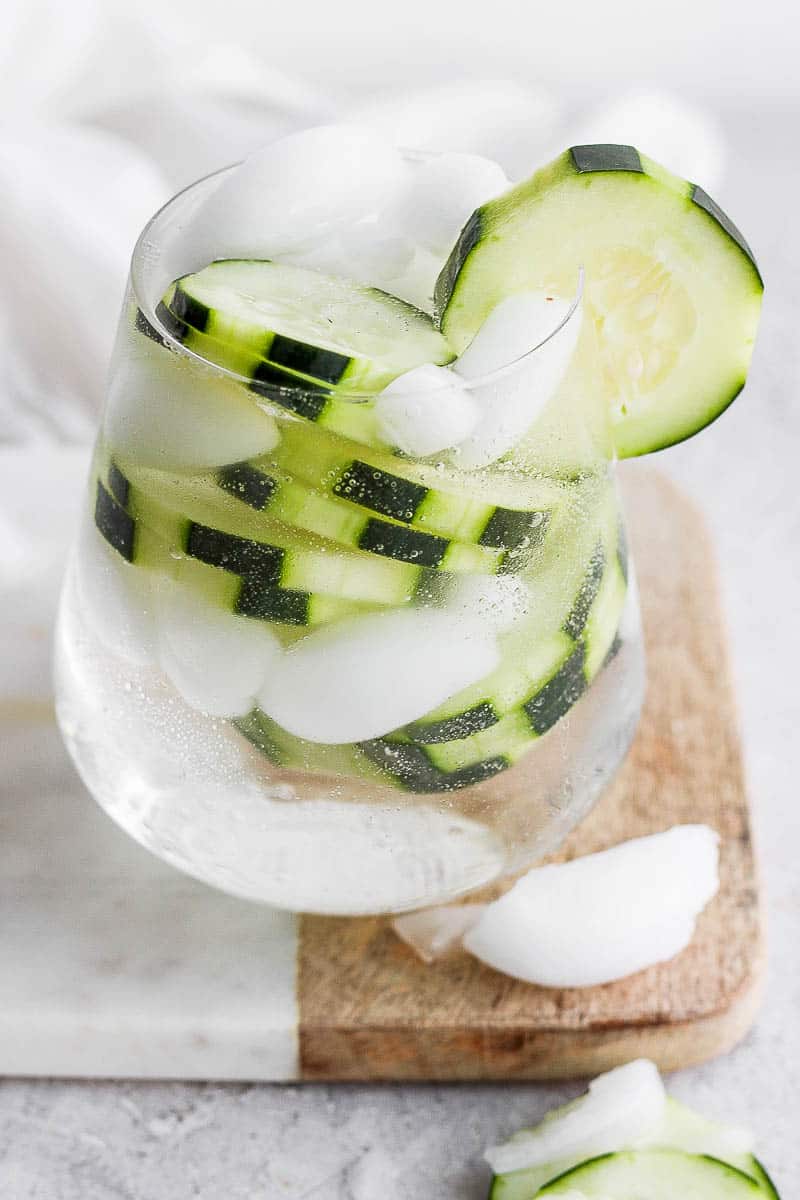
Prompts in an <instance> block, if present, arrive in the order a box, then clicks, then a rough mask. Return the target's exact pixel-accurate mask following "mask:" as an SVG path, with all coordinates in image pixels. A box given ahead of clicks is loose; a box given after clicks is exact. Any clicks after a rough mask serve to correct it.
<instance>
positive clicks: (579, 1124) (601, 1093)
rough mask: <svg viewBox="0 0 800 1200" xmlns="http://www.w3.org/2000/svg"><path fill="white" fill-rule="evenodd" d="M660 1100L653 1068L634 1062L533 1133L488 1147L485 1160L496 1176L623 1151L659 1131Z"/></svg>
mask: <svg viewBox="0 0 800 1200" xmlns="http://www.w3.org/2000/svg"><path fill="white" fill-rule="evenodd" d="M666 1099H667V1097H666V1092H665V1091H664V1084H663V1083H662V1081H661V1076H660V1075H659V1073H658V1068H657V1067H656V1065H655V1063H652V1062H650V1060H649V1059H646V1058H638V1059H634V1060H633V1061H631V1062H628V1063H625V1064H624V1065H623V1066H621V1067H615V1068H613V1070H611V1071H606V1072H605V1073H604V1074H603V1075H598V1077H597V1078H596V1079H594V1080H593V1081H592V1082H591V1083H590V1084H589V1090H588V1092H586V1093H585V1094H584V1095H583V1096H580V1097H579V1098H578V1099H577V1100H576V1101H574V1102H573V1103H572V1104H568V1105H566V1106H565V1107H564V1108H563V1109H559V1110H557V1111H556V1112H553V1113H551V1114H548V1116H547V1117H546V1118H545V1120H544V1121H542V1122H541V1124H539V1125H537V1126H536V1127H535V1128H534V1129H524V1130H521V1131H520V1132H519V1133H517V1134H515V1135H514V1137H512V1138H511V1140H510V1141H508V1142H505V1143H504V1144H503V1145H500V1146H491V1147H489V1149H488V1150H487V1151H486V1154H485V1158H486V1160H487V1161H488V1162H489V1164H490V1165H491V1167H492V1170H493V1171H495V1172H496V1173H497V1174H498V1175H499V1174H505V1173H506V1172H508V1171H519V1170H525V1169H530V1168H535V1167H541V1166H546V1165H547V1164H549V1163H553V1162H561V1163H562V1164H563V1169H565V1170H566V1169H567V1164H573V1163H574V1164H577V1163H579V1162H582V1161H584V1160H585V1159H587V1158H591V1157H592V1156H594V1155H598V1154H610V1153H613V1152H614V1151H617V1150H623V1149H625V1148H628V1147H630V1146H631V1145H632V1144H634V1143H636V1144H638V1143H639V1142H640V1141H641V1139H643V1138H647V1137H648V1135H650V1134H651V1133H653V1132H654V1131H656V1130H659V1129H660V1128H662V1123H663V1119H664V1109H665V1104H666ZM579 1194H580V1193H576V1196H577V1195H579Z"/></svg>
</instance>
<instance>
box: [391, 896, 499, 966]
mask: <svg viewBox="0 0 800 1200" xmlns="http://www.w3.org/2000/svg"><path fill="white" fill-rule="evenodd" d="M484 907H485V906H484V905H483V904H441V905H437V906H436V907H435V908H423V909H421V910H420V911H419V912H413V913H405V914H404V915H403V916H402V917H395V919H394V920H393V921H392V928H393V929H394V931H395V933H396V934H397V936H398V937H399V938H400V939H401V940H402V941H404V942H405V943H406V945H407V946H410V947H411V949H412V950H413V951H414V953H415V954H417V955H419V957H420V958H421V959H422V961H423V962H425V963H432V962H435V961H436V960H437V958H443V957H444V955H446V954H449V953H450V951H451V950H455V949H456V948H457V947H458V946H460V945H461V939H462V938H463V937H464V934H465V933H467V932H468V931H469V930H470V929H472V927H473V925H475V924H477V921H478V919H479V917H480V915H481V913H482V912H483V910H484Z"/></svg>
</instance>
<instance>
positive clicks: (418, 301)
mask: <svg viewBox="0 0 800 1200" xmlns="http://www.w3.org/2000/svg"><path fill="white" fill-rule="evenodd" d="M443 266H444V260H443V258H442V257H441V256H440V255H438V254H433V253H432V252H431V251H430V250H426V249H425V248H424V247H423V246H418V247H417V248H416V250H415V251H414V256H413V258H412V259H411V262H410V263H409V264H408V266H407V267H406V269H405V271H403V272H402V274H400V275H396V276H395V277H394V278H393V279H389V280H387V282H386V284H385V288H386V291H387V292H391V294H392V295H393V296H398V297H399V298H400V299H401V300H405V302H406V304H413V305H414V307H415V308H420V309H422V311H423V312H427V313H432V312H433V289H434V287H435V286H436V280H437V279H438V277H439V272H440V271H441V269H442V267H443Z"/></svg>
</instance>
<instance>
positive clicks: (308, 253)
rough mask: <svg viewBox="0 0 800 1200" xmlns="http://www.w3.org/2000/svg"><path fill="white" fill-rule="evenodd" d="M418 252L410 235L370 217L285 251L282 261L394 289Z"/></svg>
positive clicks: (389, 289) (382, 287)
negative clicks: (403, 236) (403, 235)
mask: <svg viewBox="0 0 800 1200" xmlns="http://www.w3.org/2000/svg"><path fill="white" fill-rule="evenodd" d="M414 254H415V247H414V245H413V243H412V242H410V241H409V240H408V239H407V238H402V237H397V236H395V235H394V234H392V233H391V232H390V231H389V229H388V228H387V227H386V226H383V225H380V224H378V223H377V222H376V221H374V220H368V221H357V222H355V223H353V224H349V225H345V226H343V227H342V228H341V229H337V230H336V231H334V232H331V233H329V234H327V235H322V236H320V237H318V238H316V239H312V240H311V241H310V242H307V243H305V244H304V245H303V246H302V247H301V248H299V249H297V250H294V251H292V253H290V254H282V255H281V261H282V262H288V263H291V264H292V265H293V266H297V267H306V268H310V269H311V270H314V271H322V272H324V273H325V274H326V275H339V276H341V277H342V278H343V279H352V280H355V281H356V282H357V283H364V284H367V285H368V286H370V287H377V288H381V289H383V290H384V291H389V292H391V291H392V288H391V283H392V280H394V279H395V278H397V277H398V276H399V275H402V274H404V273H405V272H406V271H407V270H408V269H409V267H410V265H411V263H412V262H413V259H414Z"/></svg>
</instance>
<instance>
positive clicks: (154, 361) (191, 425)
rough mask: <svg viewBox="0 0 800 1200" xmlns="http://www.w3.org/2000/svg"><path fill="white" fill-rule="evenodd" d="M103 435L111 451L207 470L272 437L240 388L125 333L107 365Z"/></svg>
mask: <svg viewBox="0 0 800 1200" xmlns="http://www.w3.org/2000/svg"><path fill="white" fill-rule="evenodd" d="M104 433H105V437H106V440H107V441H108V443H109V444H110V445H111V446H113V447H114V448H115V449H116V450H117V451H118V452H119V453H121V454H123V455H125V454H127V455H129V456H130V457H131V458H133V459H134V460H135V461H137V462H139V463H143V464H145V465H148V466H157V467H170V466H172V467H191V466H196V467H215V466H222V465H224V464H225V463H231V462H237V461H239V460H240V459H245V458H252V457H255V456H257V455H259V454H266V453H267V451H269V450H272V449H273V448H274V447H275V446H276V445H277V443H278V441H279V440H280V437H279V434H278V428H277V425H276V423H275V420H274V418H273V417H271V416H270V415H269V414H268V413H266V412H264V411H263V409H262V408H261V407H260V406H259V403H258V400H257V398H256V397H255V396H254V395H253V393H252V392H249V391H248V390H247V388H246V387H245V386H244V385H243V384H240V383H238V382H236V381H234V380H230V379H227V378H225V377H224V376H223V375H222V374H220V373H219V372H216V371H213V370H212V369H210V368H204V367H203V366H202V365H201V364H200V363H197V362H194V361H192V360H190V359H189V358H188V357H185V356H184V355H182V354H180V353H178V352H173V351H171V350H168V349H166V348H165V347H164V346H161V345H159V344H158V343H157V342H154V341H153V340H152V339H151V338H148V337H145V336H144V335H143V334H140V333H139V332H137V331H135V330H133V329H131V330H126V331H125V332H124V333H123V334H121V336H120V341H119V344H118V347H117V350H116V352H115V358H114V362H113V364H112V370H111V379H110V384H109V389H108V400H107V405H106V413H105V424H104Z"/></svg>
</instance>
